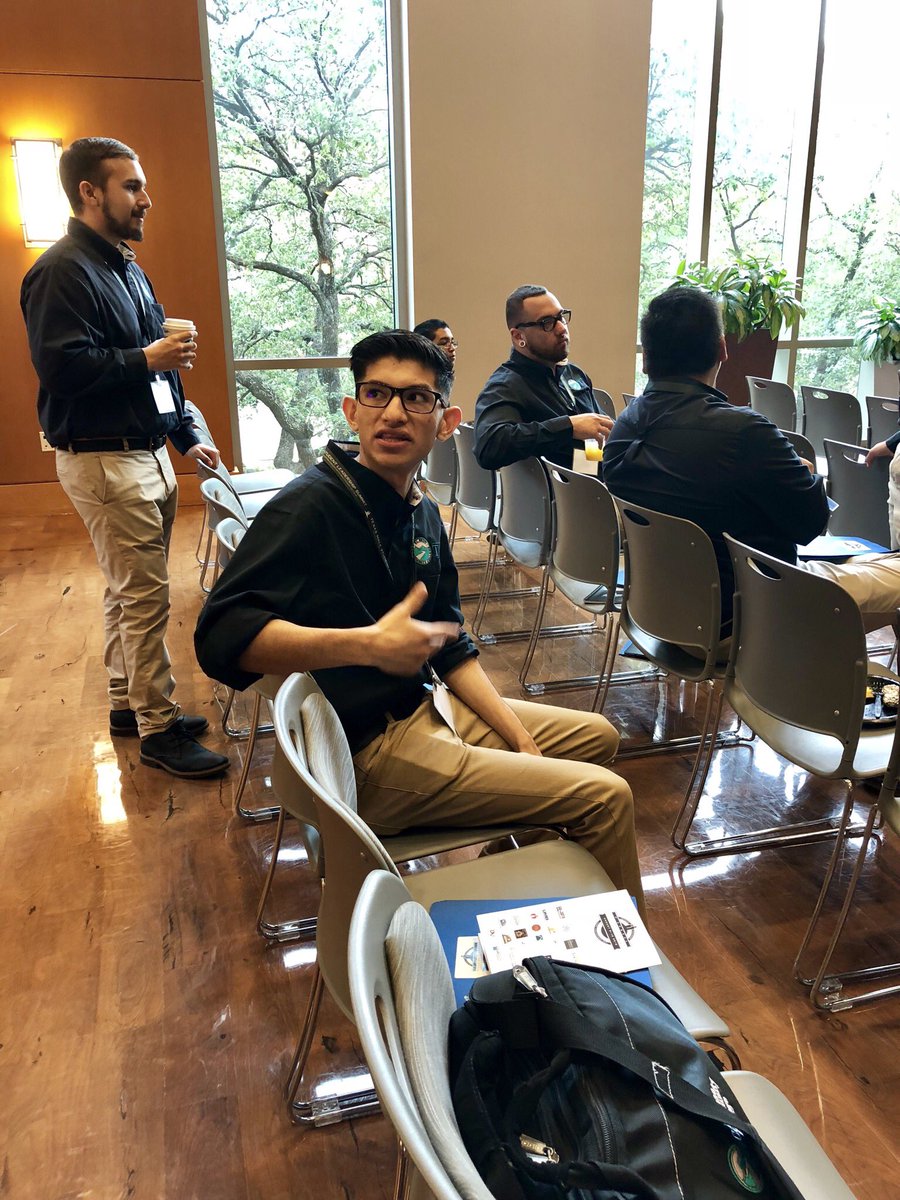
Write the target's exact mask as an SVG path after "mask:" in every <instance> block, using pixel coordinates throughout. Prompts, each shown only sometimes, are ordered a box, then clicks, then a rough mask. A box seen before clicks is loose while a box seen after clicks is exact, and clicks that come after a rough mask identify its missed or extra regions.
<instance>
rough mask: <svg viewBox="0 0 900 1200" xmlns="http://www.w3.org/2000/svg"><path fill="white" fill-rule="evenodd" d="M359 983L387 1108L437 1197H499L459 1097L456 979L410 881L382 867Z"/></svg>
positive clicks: (364, 1038)
mask: <svg viewBox="0 0 900 1200" xmlns="http://www.w3.org/2000/svg"><path fill="white" fill-rule="evenodd" d="M349 959H350V991H351V996H352V1000H353V1012H354V1018H355V1020H356V1025H357V1029H358V1030H359V1038H360V1042H361V1043H362V1047H363V1052H364V1054H365V1058H366V1063H367V1065H368V1067H369V1071H370V1072H371V1075H372V1079H373V1081H374V1083H375V1088H376V1090H377V1092H378V1096H379V1099H380V1100H381V1105H382V1108H383V1110H384V1112H385V1115H386V1116H387V1117H388V1119H389V1120H390V1122H391V1124H392V1125H393V1126H394V1129H395V1130H396V1131H397V1135H398V1137H399V1139H400V1141H401V1142H402V1143H403V1145H404V1146H405V1147H406V1150H407V1152H408V1154H409V1156H410V1158H411V1159H412V1161H413V1163H414V1164H415V1166H416V1168H417V1169H418V1171H419V1172H420V1174H421V1175H422V1178H423V1179H424V1181H425V1183H426V1184H427V1186H428V1187H429V1188H430V1189H431V1192H432V1194H433V1195H434V1196H435V1197H436V1198H437V1200H460V1197H461V1196H462V1195H464V1196H466V1197H468V1198H469V1200H490V1198H491V1193H490V1192H489V1191H488V1189H487V1187H486V1185H485V1184H484V1183H483V1182H482V1180H481V1177H480V1176H479V1174H478V1172H477V1171H476V1169H475V1166H474V1164H473V1163H472V1160H471V1158H470V1157H469V1155H468V1153H467V1151H466V1148H465V1146H464V1144H463V1141H462V1137H461V1136H460V1133H459V1128H458V1126H457V1123H456V1117H455V1115H454V1112H453V1104H452V1100H451V1096H450V1085H449V1078H448V1056H447V1026H448V1024H449V1020H450V1014H451V1013H452V1012H453V1009H454V1008H455V1000H454V997H453V985H452V983H451V981H450V975H449V970H448V967H447V962H446V959H445V958H444V953H443V950H442V949H441V944H440V940H439V938H438V936H437V933H436V931H435V928H434V925H433V924H432V923H431V920H430V918H429V917H428V914H427V913H426V912H425V910H424V908H422V906H421V905H419V904H417V903H415V901H412V900H410V898H409V892H408V891H407V890H406V886H405V885H404V883H403V882H402V880H400V879H396V878H394V877H393V876H391V875H387V874H385V872H383V871H372V872H371V874H370V875H369V876H368V878H367V879H366V880H365V882H364V884H363V886H362V888H361V889H360V893H359V899H358V901H357V903H356V908H355V910H354V913H353V920H352V923H351V926H350V951H349Z"/></svg>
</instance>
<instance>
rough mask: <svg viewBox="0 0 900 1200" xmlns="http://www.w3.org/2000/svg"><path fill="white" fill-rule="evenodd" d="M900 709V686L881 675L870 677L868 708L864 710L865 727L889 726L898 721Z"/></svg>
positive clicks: (867, 691)
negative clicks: (899, 709)
mask: <svg viewBox="0 0 900 1200" xmlns="http://www.w3.org/2000/svg"><path fill="white" fill-rule="evenodd" d="M898 707H900V684H897V683H894V681H893V680H891V679H885V678H884V677H883V676H881V675H870V676H869V677H868V679H867V680H866V707H865V708H864V709H863V725H889V724H890V723H891V722H893V721H896V720H897V709H898Z"/></svg>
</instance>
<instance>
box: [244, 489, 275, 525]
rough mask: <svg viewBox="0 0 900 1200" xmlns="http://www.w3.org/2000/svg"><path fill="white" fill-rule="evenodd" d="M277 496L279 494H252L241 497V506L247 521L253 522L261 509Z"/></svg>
mask: <svg viewBox="0 0 900 1200" xmlns="http://www.w3.org/2000/svg"><path fill="white" fill-rule="evenodd" d="M277 495H278V492H250V493H249V494H248V495H246V496H241V504H242V506H243V509H244V512H245V513H246V514H247V520H248V521H252V520H253V518H254V517H255V516H256V515H257V513H258V512H259V511H260V509H261V508H264V507H265V506H266V505H267V504H268V503H269V501H270V500H271V499H272V497H273V496H277Z"/></svg>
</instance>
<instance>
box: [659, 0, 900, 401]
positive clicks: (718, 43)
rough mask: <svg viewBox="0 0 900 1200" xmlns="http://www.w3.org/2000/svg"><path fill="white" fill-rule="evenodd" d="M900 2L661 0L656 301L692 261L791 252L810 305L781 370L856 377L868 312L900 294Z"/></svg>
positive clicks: (853, 384) (841, 384) (819, 379)
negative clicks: (898, 129)
mask: <svg viewBox="0 0 900 1200" xmlns="http://www.w3.org/2000/svg"><path fill="white" fill-rule="evenodd" d="M895 10H896V5H895V3H894V2H893V0H827V4H826V0H794V2H792V3H790V4H785V3H783V2H781V0H758V2H757V3H755V4H752V5H748V4H746V3H744V2H743V0H709V2H707V3H699V2H698V3H696V4H692V5H683V4H679V3H677V0H654V4H653V34H652V47H651V67H650V88H649V95H648V114H647V148H646V159H645V194H644V235H643V245H642V253H641V309H642V310H643V308H644V306H645V305H646V303H647V301H648V300H649V299H650V297H652V296H653V295H654V294H656V292H658V291H659V290H661V289H662V288H663V287H665V285H666V283H667V282H668V280H669V279H670V278H671V276H672V274H673V273H674V271H675V269H676V267H677V265H678V263H679V262H680V260H681V259H682V258H688V259H702V260H704V261H706V262H709V263H711V264H719V263H722V265H727V263H728V262H729V261H730V259H731V256H732V255H735V254H741V255H747V254H750V255H757V256H760V257H769V258H771V259H773V260H774V261H775V262H783V263H784V265H785V266H786V268H787V269H788V271H789V272H790V273H792V274H795V275H797V274H800V275H802V277H803V301H804V303H805V305H806V307H807V316H806V318H805V320H804V321H803V322H801V324H800V325H799V326H798V327H795V328H794V329H792V330H790V331H789V332H786V333H784V334H783V340H782V342H781V343H780V347H781V351H780V353H779V358H778V362H777V364H776V368H775V372H776V375H778V376H779V377H780V378H787V379H788V381H789V382H791V383H794V384H795V385H797V386H799V385H800V384H803V383H807V384H815V385H818V386H825V387H833V388H840V389H841V390H848V391H851V392H855V391H856V390H857V383H858V377H859V368H860V362H859V356H858V354H857V352H856V350H855V348H854V347H853V345H852V338H853V332H854V326H855V319H856V317H857V315H858V314H859V313H860V311H861V310H862V309H863V308H865V307H867V306H868V305H869V303H870V302H871V300H872V297H873V295H875V294H882V295H887V296H890V297H892V298H897V297H900V164H898V160H897V156H896V155H895V154H893V153H892V138H891V133H892V130H893V128H894V126H895V125H896V121H897V115H898V107H900V105H898V101H897V93H896V89H895V88H894V87H893V71H892V40H891V38H890V37H887V36H885V35H884V31H885V30H887V29H890V27H891V22H892V19H893V17H894V15H895ZM823 20H824V24H822V23H823ZM820 26H821V27H822V28H823V29H824V36H823V37H822V38H821V44H820ZM660 147H666V148H667V155H668V157H666V156H661V155H660V150H659V148H660ZM709 147H713V149H712V151H711V152H710V150H709ZM661 161H663V162H664V163H665V164H666V169H665V170H660V162H661ZM810 164H811V165H810Z"/></svg>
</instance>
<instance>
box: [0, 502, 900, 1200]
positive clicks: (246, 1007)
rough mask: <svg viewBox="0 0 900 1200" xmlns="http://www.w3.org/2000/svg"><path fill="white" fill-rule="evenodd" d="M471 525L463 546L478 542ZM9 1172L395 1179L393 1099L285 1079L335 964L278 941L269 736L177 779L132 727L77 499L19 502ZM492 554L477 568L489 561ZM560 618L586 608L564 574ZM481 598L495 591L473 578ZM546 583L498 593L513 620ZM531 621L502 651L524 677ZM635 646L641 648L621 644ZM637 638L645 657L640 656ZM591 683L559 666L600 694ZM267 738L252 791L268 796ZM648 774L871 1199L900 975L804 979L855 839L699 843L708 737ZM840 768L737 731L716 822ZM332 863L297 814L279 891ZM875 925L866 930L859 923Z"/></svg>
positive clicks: (714, 910)
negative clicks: (109, 697)
mask: <svg viewBox="0 0 900 1200" xmlns="http://www.w3.org/2000/svg"><path fill="white" fill-rule="evenodd" d="M199 519H200V518H199V510H187V511H186V512H182V514H181V515H180V517H179V521H178V525H177V529H176V537H175V545H174V548H173V572H172V574H173V619H172V626H171V637H170V649H171V651H172V657H173V661H174V663H175V668H176V675H177V677H178V680H179V697H180V699H181V701H182V703H184V704H185V705H186V706H187V707H188V708H190V709H191V710H192V711H198V712H204V713H206V714H207V715H208V716H209V717H210V720H211V722H213V723H215V721H216V716H217V714H216V710H215V708H214V705H213V703H212V700H211V687H210V684H209V682H208V681H207V680H206V679H204V678H203V676H202V675H201V674H200V672H199V670H198V668H197V667H196V665H195V663H194V659H193V654H192V651H191V633H192V631H193V626H194V621H195V618H196V613H197V612H198V610H199V607H200V604H201V596H200V593H199V591H198V588H197V577H196V570H195V567H194V563H193V549H194V546H195V544H196V538H197V532H198V526H199ZM480 553H481V552H480V551H479V548H478V546H477V544H472V543H465V544H463V545H462V547H461V550H460V555H461V557H466V556H478V555H479V554H480ZM0 574H2V577H3V578H2V585H0V586H2V596H3V607H2V619H0V696H2V699H3V701H4V708H3V711H4V713H5V714H6V717H7V722H8V733H7V737H6V738H5V739H4V741H3V743H2V746H0V756H2V766H3V771H2V775H0V779H2V784H0V788H2V797H0V856H2V863H3V872H2V876H0V914H2V919H3V934H4V953H3V956H2V960H0V964H2V965H0V1043H2V1046H0V1097H2V1099H0V1113H2V1119H0V1131H2V1132H0V1139H2V1145H0V1195H2V1196H3V1197H4V1198H5V1197H7V1196H9V1197H14V1198H22V1200H48V1198H51V1197H53V1198H56V1197H59V1198H62V1197H69V1196H72V1197H74V1196H79V1195H84V1196H88V1195H90V1196H92V1197H98V1198H102V1200H107V1198H109V1200H118V1198H119V1197H124V1196H128V1197H135V1198H137V1200H163V1198H164V1200H189V1198H191V1197H195V1196H196V1197H201V1196H202V1197H204V1198H205V1200H206V1198H214V1200H220V1198H221V1200H243V1198H244V1197H248V1198H249V1197H254V1198H256V1197H259V1198H263V1197H265V1198H266V1200H271V1198H274V1197H307V1196H309V1197H312V1196H335V1197H341V1198H342V1200H369V1198H371V1200H382V1198H387V1197H389V1196H390V1194H391V1186H392V1178H393V1163H394V1147H393V1141H392V1138H391V1135H390V1131H389V1130H388V1128H387V1126H386V1124H385V1123H384V1121H383V1120H381V1119H380V1118H369V1119H366V1120H362V1121H358V1122H356V1123H354V1124H353V1125H342V1126H337V1127H333V1128H330V1129H323V1130H314V1131H312V1132H309V1133H305V1134H303V1133H300V1132H299V1131H298V1130H296V1129H294V1128H292V1127H291V1125H290V1124H289V1122H288V1120H287V1117H286V1115H285V1112H284V1109H283V1107H282V1105H281V1102H280V1088H281V1085H282V1083H283V1080H284V1076H285V1072H286V1070H287V1066H288V1063H289V1060H290V1056H291V1053H292V1050H293V1041H294V1038H295V1036H296V1030H297V1021H298V1013H299V1012H300V1010H301V1007H302V1003H303V1001H304V1000H305V997H306V991H307V988H308V985H309V976H310V970H309V968H310V964H311V961H312V950H311V948H310V947H309V946H308V945H303V944H293V945H286V946H281V947H272V948H269V949H266V948H264V946H263V945H262V943H261V942H260V940H259V938H258V937H257V935H256V933H255V931H254V919H255V908H256V902H257V898H258V895H259V890H260V888H261V885H262V880H263V876H264V873H265V870H266V867H267V865H268V855H269V853H270V851H271V839H272V833H273V826H272V825H261V826H252V825H247V824H244V823H243V822H241V821H236V820H235V819H234V818H233V817H232V816H231V800H232V789H233V787H234V785H235V784H236V781H237V772H238V768H239V762H240V754H241V747H240V746H239V745H238V744H236V743H228V742H226V740H225V739H224V738H223V736H222V735H221V734H220V733H218V732H216V733H215V734H214V735H213V736H212V737H211V738H210V739H209V741H210V744H211V745H213V746H215V747H216V748H219V747H224V748H226V749H227V750H228V752H229V753H230V754H231V755H232V758H233V760H234V762H235V769H234V770H232V772H231V773H230V776H229V777H228V778H226V779H225V780H221V781H217V780H210V781H203V782H193V783H189V782H185V781H178V780H174V779H172V778H171V777H169V776H166V775H164V774H163V773H161V772H158V771H152V770H149V769H147V768H145V767H142V766H141V765H140V764H139V762H138V745H137V742H132V741H129V740H121V739H118V740H111V739H109V737H108V733H107V729H106V703H105V695H104V686H103V678H102V664H101V638H100V595H101V591H102V589H101V584H100V579H99V575H98V574H97V571H96V567H95V565H94V562H93V558H92V554H91V551H90V548H89V546H88V545H87V543H86V539H85V536H84V533H83V530H82V528H81V526H80V523H79V522H78V521H77V520H76V519H74V518H35V519H33V520H27V521H24V520H23V521H12V520H11V521H7V522H6V523H5V525H4V527H3V529H2V531H0ZM477 574H478V572H477V571H465V572H463V576H462V578H463V585H464V587H465V588H466V589H469V588H471V587H472V586H473V584H474V583H475V582H476V578H477ZM553 603H554V607H555V608H558V612H557V613H556V614H555V615H554V616H553V617H552V618H551V619H553V620H568V619H570V614H571V610H570V609H568V606H566V605H564V604H562V603H557V602H555V601H554V602H553ZM466 607H467V611H468V612H469V615H471V609H472V607H473V606H472V605H471V604H469V605H467V606H466ZM528 611H529V602H527V601H525V602H507V603H506V604H505V605H504V606H503V607H502V608H501V607H499V606H498V607H497V609H496V611H493V610H489V619H490V620H492V621H495V622H498V623H499V622H500V621H501V620H502V622H503V623H504V624H507V625H509V626H512V625H516V624H522V623H523V618H527V616H528ZM523 652H524V645H522V644H521V643H512V644H507V645H505V646H502V647H489V648H486V649H485V651H484V656H483V661H484V663H485V665H486V667H487V668H488V670H489V671H490V673H491V674H492V676H493V677H494V679H495V680H496V681H497V683H498V686H499V687H500V688H501V690H502V691H505V692H506V693H507V694H509V695H516V694H517V686H516V682H515V676H516V673H517V670H518V665H519V661H520V657H521V654H522V653H523ZM594 654H595V648H594V647H592V646H591V644H590V641H589V639H586V638H581V639H578V640H577V641H575V642H568V641H564V640H554V641H552V642H546V643H543V642H542V643H541V644H540V645H539V648H538V652H537V655H536V659H535V667H534V674H535V677H538V678H539V677H540V676H541V674H542V673H545V672H553V673H555V674H562V673H564V674H574V673H580V672H582V671H589V670H590V669H591V664H592V662H593V660H594ZM620 665H627V664H620ZM631 665H634V664H631ZM697 691H698V689H697V688H694V687H685V686H683V685H678V684H674V683H665V684H659V683H642V684H639V685H638V684H630V685H628V686H623V687H620V688H616V689H614V690H613V691H612V692H611V694H610V701H609V705H608V709H607V711H608V715H609V716H610V717H611V718H612V719H613V720H614V722H615V723H616V724H617V725H618V726H619V727H620V728H621V729H622V731H623V736H624V737H625V738H626V740H629V741H631V740H642V739H646V738H647V737H648V736H654V735H656V736H658V735H659V734H660V733H661V732H662V731H663V730H665V731H667V732H677V733H681V732H691V731H692V730H693V728H694V724H693V717H692V715H691V714H692V713H693V706H694V703H695V701H696V699H697ZM589 694H590V693H589V692H586V691H578V692H569V693H554V694H552V696H551V697H549V698H550V699H552V701H553V702H554V703H569V704H571V705H572V706H574V707H585V706H586V704H587V702H588V697H589ZM267 767H268V763H267V754H266V748H265V743H264V744H263V747H262V748H261V753H260V755H259V758H258V762H257V764H256V765H255V766H254V771H253V773H252V775H251V782H250V787H249V791H248V794H247V795H246V797H245V802H246V803H247V804H248V805H249V806H254V807H255V806H257V805H260V804H264V803H266V801H267V799H268V796H269V793H268V788H267V775H268V770H267ZM620 769H621V771H622V774H623V775H625V776H626V777H627V778H628V780H629V782H630V783H631V785H632V788H633V791H634V794H635V804H636V811H637V823H638V832H639V840H640V848H641V858H642V864H643V868H644V874H645V887H646V891H647V900H648V909H649V913H650V922H651V928H652V932H653V934H654V936H655V937H656V939H657V941H658V942H659V943H660V945H661V946H662V947H663V948H664V949H665V951H666V953H667V954H668V955H669V956H670V957H671V958H672V959H673V960H674V962H675V963H676V965H677V966H678V968H679V969H680V970H681V971H682V972H683V973H684V974H685V976H686V977H687V978H688V979H689V981H690V982H691V983H692V984H693V985H694V987H695V988H697V990H698V991H699V992H701V994H702V995H703V996H704V997H705V998H706V999H707V1000H708V1001H709V1003H710V1004H712V1005H713V1006H714V1007H715V1008H716V1009H717V1010H718V1011H719V1012H720V1013H721V1014H722V1015H723V1016H724V1017H725V1018H726V1019H727V1020H728V1021H729V1023H730V1024H731V1027H732V1029H733V1031H734V1042H735V1045H736V1047H737V1049H738V1050H739V1052H740V1054H741V1057H742V1059H743V1062H744V1065H745V1066H746V1067H748V1068H749V1069H751V1070H755V1071H760V1072H762V1073H763V1074H765V1075H768V1076H770V1077H771V1078H772V1079H773V1080H775V1082H777V1083H778V1085H779V1086H780V1087H781V1088H782V1089H783V1090H784V1091H785V1092H786V1094H787V1095H788V1096H789V1097H790V1099H791V1100H792V1101H793V1102H794V1104H796V1105H797V1107H798V1108H799V1109H800V1111H801V1113H802V1114H803V1116H804V1117H805V1119H806V1120H807V1121H808V1123H809V1124H810V1126H811V1128H812V1129H813V1131H814V1132H815V1133H816V1135H817V1136H818V1137H819V1138H820V1140H821V1141H822V1142H823V1144H824V1145H825V1146H826V1148H827V1149H828V1152H829V1153H830V1154H831V1156H832V1158H833V1159H834V1161H835V1163H836V1165H837V1166H838V1168H839V1169H840V1171H841V1172H842V1174H843V1175H844V1177H845V1179H846V1180H847V1182H848V1183H849V1184H850V1186H851V1187H852V1188H853V1190H854V1191H855V1193H856V1195H857V1196H858V1197H859V1198H860V1200H885V1198H886V1197H891V1196H897V1195H900V1185H898V1182H897V1181H898V1179H900V1161H898V1159H900V1155H898V1136H897V1132H896V1131H897V1128H898V1125H900V1121H898V1118H900V1098H898V1096H900V1089H898V1087H897V1083H898V1074H900V1068H898V1062H900V1002H898V1001H896V1000H888V1001H886V1002H882V1003H880V1004H875V1005H872V1006H869V1007H867V1008H863V1009H860V1010H858V1011H854V1012H852V1013H849V1014H846V1015H844V1016H833V1017H828V1018H823V1017H820V1016H817V1015H816V1014H814V1013H813V1012H812V1010H811V1009H810V1008H809V1006H808V1004H807V1003H806V1000H805V998H804V995H803V992H802V990H801V989H800V988H799V987H798V986H797V985H796V984H794V983H793V982H792V980H791V964H792V961H793V957H794V953H795V950H796V948H797V945H798V943H799V939H800V936H801V933H802V930H803V927H804V925H805V921H806V918H807V916H808V913H809V911H810V909H811V906H812V902H813V899H814V897H815V894H816V891H817V888H818V882H819V880H820V878H821V873H822V871H823V870H824V865H825V861H826V858H827V854H828V847H827V845H819V846H812V847H806V848H802V849H791V850H782V851H767V852H765V853H755V854H745V855H737V856H727V857H726V856H720V857H717V858H710V859H704V860H700V861H693V862H687V861H686V860H685V859H684V858H683V857H682V856H680V855H679V854H677V852H676V851H675V850H674V849H673V848H672V846H671V843H670V842H669V828H670V826H671V823H672V820H673V819H674V816H675V813H676V811H677V807H678V800H679V797H680V794H681V790H682V788H683V787H684V784H685V782H686V780H687V777H688V775H689V771H690V759H689V757H688V756H687V755H662V756H657V757H641V758H629V759H623V761H622V762H621V764H620ZM840 798H841V787H840V785H839V784H835V785H824V784H821V783H818V782H816V781H811V780H809V779H808V777H807V776H806V775H804V774H803V773H802V772H799V771H797V770H796V769H795V768H793V767H790V766H788V765H786V764H785V763H784V762H782V760H780V759H778V758H777V757H776V756H775V755H773V754H772V753H771V751H769V750H768V749H767V748H766V747H765V746H762V745H760V744H759V743H756V744H755V745H753V746H752V747H751V748H746V747H744V748H736V749H730V750H725V751H722V752H721V753H720V754H718V755H717V756H716V758H715V760H714V762H713V768H712V771H711V773H710V778H709V783H708V786H707V791H706V795H705V797H704V801H703V804H702V805H701V809H700V816H701V818H702V827H703V831H704V832H705V833H707V834H710V833H713V832H716V831H717V830H719V829H731V828H747V827H749V826H750V825H751V824H758V823H760V820H761V818H762V815H763V814H764V813H769V812H771V813H773V814H779V813H783V812H784V810H785V808H789V809H790V811H791V812H792V813H796V814H798V815H821V813H822V812H823V811H830V809H832V808H834V807H836V806H837V804H838V803H839V801H840ZM860 899H861V904H860V906H859V911H858V912H857V914H856V919H855V920H854V924H853V930H852V939H860V940H863V941H865V942H867V943H868V944H869V945H870V946H877V947H878V948H879V949H883V950H884V951H885V952H886V953H890V952H891V946H892V944H893V951H894V953H895V956H900V944H898V939H897V934H896V931H897V926H898V922H897V914H898V913H900V852H898V847H897V845H896V842H895V843H894V844H892V843H891V841H890V840H887V841H886V842H885V843H884V844H880V845H878V846H877V847H876V848H875V849H873V850H872V851H871V852H870V855H869V861H868V862H867V864H866V872H865V876H864V881H863V884H862V886H861V896H860ZM315 903H316V887H315V883H314V881H313V880H312V879H311V878H310V873H309V871H308V868H307V867H306V864H305V861H304V856H303V854H302V852H301V851H300V848H299V842H298V840H297V839H296V838H295V837H294V835H293V832H292V831H290V829H289V832H288V835H287V838H286V847H285V849H284V850H283V852H282V855H281V856H280V859H279V865H278V875H277V880H276V886H275V888H274V891H273V896H272V902H271V909H272V911H271V913H270V915H271V917H272V918H273V919H280V918H288V917H292V916H298V915H305V914H308V913H311V912H313V911H314V908H315ZM852 939H851V941H852ZM320 1028H321V1033H322V1036H321V1039H320V1042H319V1044H318V1045H317V1047H316V1049H315V1055H314V1058H315V1062H314V1066H315V1069H316V1071H317V1072H318V1073H319V1074H320V1075H323V1076H326V1075H334V1074H335V1073H338V1072H341V1071H347V1070H352V1069H354V1066H356V1067H358V1065H359V1054H358V1046H357V1042H356V1037H355V1033H354V1030H353V1029H352V1027H351V1026H350V1025H349V1024H348V1023H347V1022H346V1021H345V1020H344V1019H343V1018H342V1017H341V1016H340V1015H339V1014H338V1013H337V1011H336V1010H335V1008H334V1006H332V1005H330V1004H328V1003H327V1002H326V1006H325V1011H324V1014H323V1019H322V1023H321V1026H320Z"/></svg>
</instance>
